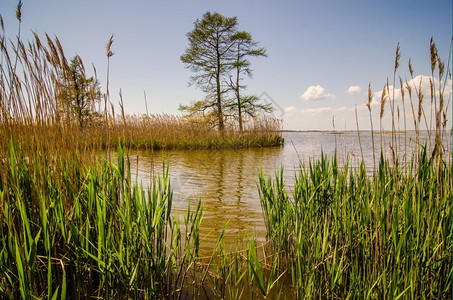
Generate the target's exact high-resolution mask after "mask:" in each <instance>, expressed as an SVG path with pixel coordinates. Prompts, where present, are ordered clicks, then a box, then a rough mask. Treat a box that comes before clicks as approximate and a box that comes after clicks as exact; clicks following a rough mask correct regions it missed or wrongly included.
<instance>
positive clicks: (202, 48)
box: [181, 12, 237, 133]
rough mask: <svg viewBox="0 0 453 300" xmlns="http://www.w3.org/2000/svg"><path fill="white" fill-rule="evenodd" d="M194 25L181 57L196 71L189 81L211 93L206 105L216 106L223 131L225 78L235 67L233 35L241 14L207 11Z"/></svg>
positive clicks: (190, 68)
mask: <svg viewBox="0 0 453 300" xmlns="http://www.w3.org/2000/svg"><path fill="white" fill-rule="evenodd" d="M194 25H195V28H194V29H193V30H192V31H190V32H189V33H187V37H188V40H189V47H188V48H187V49H186V50H185V52H184V54H183V55H181V61H182V62H183V63H185V64H186V68H188V69H189V70H191V71H192V72H194V73H196V74H195V75H193V76H191V77H190V81H189V83H190V84H196V85H197V86H199V87H201V88H202V89H203V91H204V92H206V93H208V97H206V99H209V100H207V101H208V103H206V105H205V106H207V107H215V109H216V115H217V124H218V128H219V131H220V132H221V133H223V132H224V129H225V124H224V113H223V107H222V105H223V99H222V96H223V94H224V93H226V92H227V89H225V88H224V84H223V82H224V80H223V78H224V77H226V76H227V75H228V73H229V72H230V70H231V69H232V67H233V66H232V57H233V51H232V48H233V47H234V45H235V41H234V40H233V39H232V38H231V37H232V35H233V34H234V33H235V32H236V26H237V18H236V17H232V18H227V17H224V16H222V15H221V14H219V13H211V12H206V13H205V14H204V15H203V18H202V19H201V20H197V21H195V23H194ZM211 95H212V96H213V97H211ZM210 101H214V102H210Z"/></svg>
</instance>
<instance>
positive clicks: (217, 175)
mask: <svg viewBox="0 0 453 300" xmlns="http://www.w3.org/2000/svg"><path fill="white" fill-rule="evenodd" d="M284 137H285V146H284V147H275V148H255V149H228V150H190V151H184V150H175V151H157V152H150V151H136V152H131V153H130V157H131V160H134V159H135V160H136V161H135V163H132V165H133V166H134V167H133V170H132V173H133V174H136V177H137V180H138V181H139V182H142V183H143V185H148V184H149V182H150V180H151V179H152V177H153V176H154V175H155V174H158V173H162V164H163V162H166V163H168V164H169V166H170V169H169V173H170V176H171V183H172V187H173V190H174V200H173V202H174V204H175V209H176V211H184V210H185V209H186V208H187V205H188V201H192V202H193V203H195V202H196V201H198V199H200V198H201V199H202V200H203V202H204V215H203V221H202V229H201V238H204V239H205V240H204V241H203V245H202V248H201V252H202V253H204V254H205V255H209V254H210V253H211V251H212V245H213V243H215V241H216V240H217V238H218V235H219V233H220V232H221V230H222V228H223V226H224V224H225V223H226V222H228V221H229V225H228V227H227V230H226V233H227V235H226V242H227V244H228V243H229V244H234V243H235V242H236V240H237V238H238V237H241V236H242V235H243V233H244V232H245V231H246V230H249V232H251V233H253V232H255V233H256V234H257V235H258V237H259V240H261V241H263V240H264V222H263V217H262V211H261V207H260V201H259V194H258V189H257V183H258V172H259V169H260V168H263V171H264V173H265V174H266V175H267V176H273V175H274V173H275V171H277V170H279V169H280V167H282V166H283V167H284V177H285V179H286V182H287V186H289V187H291V185H292V182H293V179H294V175H295V172H296V170H297V168H298V166H299V164H300V163H303V164H308V160H309V159H310V158H319V157H320V156H321V152H323V153H324V154H325V155H327V156H328V157H331V156H332V155H334V153H335V151H337V154H338V158H339V162H340V164H343V163H344V162H345V161H346V159H347V157H348V156H349V158H350V165H351V166H353V167H354V166H357V164H358V162H359V161H361V159H362V151H361V150H360V145H359V140H358V136H357V133H346V134H331V133H324V132H311V133H310V132H303V133H285V134H284ZM404 138H406V143H404V142H401V141H402V140H403V141H404ZM421 138H422V139H426V138H427V137H426V135H424V136H422V137H421ZM390 139H391V135H383V141H382V144H383V145H384V147H383V151H384V152H387V153H389V151H390V147H389V145H390ZM398 139H399V141H400V143H399V144H400V146H399V148H398V151H399V153H400V154H404V153H405V152H404V151H405V149H406V153H408V155H410V153H411V152H412V151H413V149H414V147H415V142H414V140H415V135H414V134H406V135H403V134H400V135H398ZM360 142H361V144H362V149H363V158H364V160H365V163H366V165H367V167H368V170H369V172H372V167H373V151H372V139H371V134H370V133H364V134H362V135H361V138H360ZM375 142H376V149H375V150H376V152H377V154H376V157H379V153H380V150H378V149H377V148H378V146H379V148H380V137H379V136H378V137H375ZM445 143H446V144H445V145H447V144H448V145H450V146H447V149H451V138H449V140H448V141H445Z"/></svg>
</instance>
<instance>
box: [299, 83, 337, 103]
mask: <svg viewBox="0 0 453 300" xmlns="http://www.w3.org/2000/svg"><path fill="white" fill-rule="evenodd" d="M324 91H325V89H324V88H323V87H322V86H320V85H311V86H309V87H308V89H307V90H306V91H305V92H304V93H303V94H302V95H301V96H300V99H301V100H305V101H310V100H324V99H335V95H334V94H329V93H325V92H324Z"/></svg>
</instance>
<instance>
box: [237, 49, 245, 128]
mask: <svg viewBox="0 0 453 300" xmlns="http://www.w3.org/2000/svg"><path fill="white" fill-rule="evenodd" d="M238 61H239V51H238ZM239 75H240V69H239V66H238V67H237V74H236V98H237V100H238V118H239V131H240V132H241V134H242V132H243V131H244V129H243V127H242V105H241V95H240V93H239V89H240V87H239Z"/></svg>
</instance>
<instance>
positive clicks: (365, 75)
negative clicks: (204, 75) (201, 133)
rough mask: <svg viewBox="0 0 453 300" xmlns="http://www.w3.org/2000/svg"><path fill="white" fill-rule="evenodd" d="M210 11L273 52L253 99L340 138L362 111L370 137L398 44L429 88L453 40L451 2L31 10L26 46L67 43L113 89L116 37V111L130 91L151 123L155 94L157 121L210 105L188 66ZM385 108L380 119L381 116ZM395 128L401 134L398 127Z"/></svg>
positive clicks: (85, 5)
mask: <svg viewBox="0 0 453 300" xmlns="http://www.w3.org/2000/svg"><path fill="white" fill-rule="evenodd" d="M16 5H17V1H12V0H1V2H0V13H1V14H2V16H3V18H4V21H5V25H6V30H7V35H8V36H9V37H14V36H15V34H17V26H18V25H17V21H16V20H15V7H16ZM206 11H212V12H213V11H216V12H219V13H221V14H223V15H225V16H227V17H231V16H237V18H238V22H239V29H241V30H245V31H248V32H250V33H251V34H252V36H253V38H254V39H255V40H256V41H259V42H260V45H261V46H262V47H265V48H266V49H267V52H268V57H267V58H257V59H253V60H252V68H253V70H254V76H253V79H247V80H246V83H247V84H248V93H252V94H257V95H261V94H262V93H263V92H266V93H267V95H269V96H270V97H271V98H272V99H273V100H274V101H275V102H276V103H277V104H278V106H279V107H280V108H281V109H282V111H280V110H278V111H276V112H275V114H276V115H277V116H282V118H283V119H284V127H285V128H286V129H300V130H310V129H321V130H330V129H332V117H334V118H335V125H336V129H337V130H342V129H356V125H355V124H356V122H355V114H354V107H355V105H357V107H358V115H359V124H360V127H361V129H369V119H368V111H367V110H366V108H365V107H364V104H365V103H366V101H367V95H366V93H367V88H368V83H369V82H371V85H372V89H373V91H374V92H376V97H377V98H378V96H379V95H378V91H379V90H381V89H382V87H383V85H384V83H385V82H386V79H387V77H389V79H390V81H391V82H392V78H393V65H394V55H395V48H396V45H397V43H398V41H399V42H400V45H401V54H402V56H401V61H400V65H401V67H400V74H401V76H403V78H404V77H405V76H407V77H409V74H408V71H407V61H408V59H409V57H411V59H412V62H413V65H414V71H415V75H420V76H419V77H418V78H423V77H421V76H422V75H424V76H427V75H429V74H430V69H429V40H430V38H431V36H432V37H434V40H435V42H436V44H437V47H438V49H439V53H440V55H441V57H442V58H443V59H444V60H447V59H448V55H449V49H450V41H451V37H452V1H450V0H440V1H432V0H426V1H413V0H411V1H408V0H401V1H390V0H384V1H370V0H350V1H333V0H332V1H320V0H318V1H315V0H311V1H295V0H294V1H289V0H284V1H267V0H261V1H258V0H246V1H244V0H242V1H239V0H233V1H212V0H211V1H208V0H197V1H186V0H174V1H117V0H114V1H106V0H98V1H88V0H81V1H61V0H59V1H57V0H34V1H27V0H25V1H24V4H23V9H22V12H23V15H22V19H23V23H22V37H23V39H29V38H30V37H31V30H34V31H36V32H37V33H38V34H39V35H41V36H43V35H44V33H45V32H47V33H48V34H49V35H51V36H54V35H56V36H58V37H59V39H60V41H61V43H62V45H63V48H64V50H65V53H66V56H67V57H72V56H74V55H75V54H79V55H80V56H81V57H82V58H83V60H84V63H85V66H90V65H91V63H93V64H94V65H95V66H96V68H97V74H98V78H99V79H100V80H101V82H102V86H103V87H104V88H105V73H106V66H107V60H106V55H105V44H106V42H107V41H108V39H109V37H110V35H111V34H114V43H113V46H112V50H113V52H114V53H115V55H114V56H113V57H112V58H111V65H110V94H111V101H112V102H113V103H114V104H117V103H118V100H119V96H118V92H119V90H120V88H121V90H122V94H123V99H124V102H125V107H126V111H127V112H129V113H138V114H141V113H144V112H145V105H144V96H143V94H144V91H146V95H147V102H148V107H149V111H150V112H151V113H169V114H173V113H179V112H178V110H177V108H178V106H179V104H188V103H189V102H190V101H193V100H196V99H200V98H202V93H201V91H200V90H199V89H197V88H195V87H194V86H191V87H189V86H188V84H187V82H188V79H189V76H190V75H191V73H190V72H189V71H188V70H186V69H185V68H184V64H183V63H182V62H181V61H180V60H179V57H180V55H181V54H182V53H183V52H184V49H185V48H186V47H187V45H188V42H187V38H186V33H187V32H189V31H191V30H192V29H193V22H194V21H195V20H196V19H197V18H201V16H202V15H203V13H204V12H206ZM397 88H398V86H397ZM348 91H349V92H348ZM447 92H449V93H451V84H449V88H448V89H447ZM397 94H398V93H397ZM449 95H450V94H449ZM450 107H451V103H450ZM373 109H374V111H375V113H376V116H375V117H376V118H378V117H377V113H378V111H377V110H378V106H375V107H373ZM388 111H389V110H388V109H387V115H388V114H389V113H388ZM450 111H451V108H450ZM450 115H451V113H450ZM387 117H388V116H387ZM385 120H387V119H385ZM377 123H378V122H376V121H375V124H377ZM384 124H385V126H387V129H389V127H388V124H389V122H388V120H387V121H385V122H384Z"/></svg>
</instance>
